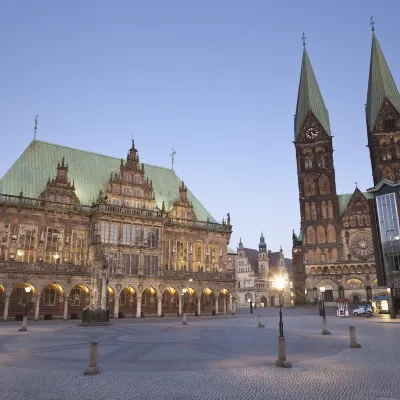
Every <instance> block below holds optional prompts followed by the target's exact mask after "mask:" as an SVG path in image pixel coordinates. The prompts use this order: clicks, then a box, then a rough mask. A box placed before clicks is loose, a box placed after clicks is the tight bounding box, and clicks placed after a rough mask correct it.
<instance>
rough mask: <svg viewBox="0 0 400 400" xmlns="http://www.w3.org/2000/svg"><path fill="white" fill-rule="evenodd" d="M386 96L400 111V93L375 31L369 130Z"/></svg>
mask: <svg viewBox="0 0 400 400" xmlns="http://www.w3.org/2000/svg"><path fill="white" fill-rule="evenodd" d="M385 98H387V99H388V100H389V101H390V102H391V103H392V105H393V107H394V108H395V109H396V110H397V111H398V112H399V113H400V94H399V91H398V90H397V87H396V84H395V82H394V79H393V76H392V74H391V72H390V69H389V66H388V65H387V63H386V60H385V56H384V55H383V52H382V49H381V46H380V45H379V42H378V39H377V38H376V36H375V32H374V33H373V35H372V48H371V61H370V67H369V80H368V94H367V106H366V113H367V123H368V131H372V130H373V129H374V126H375V123H376V120H377V118H378V115H379V111H380V109H381V107H382V104H383V102H384V100H385Z"/></svg>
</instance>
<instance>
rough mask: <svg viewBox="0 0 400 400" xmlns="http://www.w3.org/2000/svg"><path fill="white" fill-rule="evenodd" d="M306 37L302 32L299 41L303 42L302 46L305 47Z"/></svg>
mask: <svg viewBox="0 0 400 400" xmlns="http://www.w3.org/2000/svg"><path fill="white" fill-rule="evenodd" d="M306 39H307V38H306V37H305V35H304V32H303V36H302V37H301V40H302V41H303V46H305V45H306Z"/></svg>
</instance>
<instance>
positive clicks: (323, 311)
mask: <svg viewBox="0 0 400 400" xmlns="http://www.w3.org/2000/svg"><path fill="white" fill-rule="evenodd" d="M319 291H320V292H321V301H322V334H323V335H330V334H331V332H330V331H329V330H328V326H327V323H326V313H325V286H320V287H319Z"/></svg>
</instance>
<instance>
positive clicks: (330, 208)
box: [328, 200, 334, 219]
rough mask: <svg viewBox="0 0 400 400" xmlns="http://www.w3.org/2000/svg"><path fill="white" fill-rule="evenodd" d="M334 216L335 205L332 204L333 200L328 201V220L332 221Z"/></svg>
mask: <svg viewBox="0 0 400 400" xmlns="http://www.w3.org/2000/svg"><path fill="white" fill-rule="evenodd" d="M333 217H334V216H333V204H332V200H329V201H328V218H329V219H332V218H333Z"/></svg>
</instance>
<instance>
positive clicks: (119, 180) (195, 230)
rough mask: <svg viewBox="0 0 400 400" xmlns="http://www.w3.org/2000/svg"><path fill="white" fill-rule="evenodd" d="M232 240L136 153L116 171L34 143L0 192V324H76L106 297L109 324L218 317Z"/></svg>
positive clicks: (228, 280) (80, 154)
mask: <svg viewBox="0 0 400 400" xmlns="http://www.w3.org/2000/svg"><path fill="white" fill-rule="evenodd" d="M231 232H232V225H231V221H230V215H229V214H228V215H227V218H226V220H225V219H223V220H222V221H221V222H217V221H216V220H215V219H214V218H213V216H212V215H211V214H210V213H209V212H208V211H207V209H206V208H205V207H204V206H203V205H202V204H201V203H200V201H199V200H198V199H197V198H196V197H195V196H194V195H193V194H192V193H191V192H190V190H189V189H188V188H187V186H186V185H185V184H184V183H183V182H182V181H181V180H180V179H179V178H178V177H177V175H176V174H175V172H174V171H173V170H171V169H167V168H161V167H155V166H151V165H146V164H143V163H140V162H139V155H138V151H137V149H136V148H135V145H134V142H133V141H132V146H131V148H130V149H129V151H128V155H127V157H126V159H124V158H121V159H116V158H112V157H107V156H104V155H99V154H94V153H90V152H86V151H82V150H76V149H71V148H68V147H64V146H60V145H55V144H50V143H45V142H41V141H37V140H34V141H32V142H31V143H30V144H29V146H28V147H27V148H26V150H25V151H24V152H23V154H22V155H21V156H20V157H19V158H18V160H17V161H16V162H15V163H14V165H13V166H12V167H11V168H10V169H9V170H8V172H7V173H6V174H5V175H4V176H3V178H2V179H1V180H0V310H3V319H4V320H8V319H10V318H11V319H14V318H15V317H16V316H17V318H20V317H21V316H22V314H24V313H25V311H27V313H28V317H33V318H34V319H36V320H37V319H39V318H46V319H49V318H63V319H67V318H79V317H80V316H81V314H82V310H83V309H84V308H85V307H87V306H91V307H94V308H97V307H99V306H103V304H102V301H104V298H105V297H107V302H108V304H107V308H108V309H109V310H110V314H111V315H114V317H115V318H117V317H118V316H119V317H138V318H140V317H141V316H143V315H148V314H155V315H159V316H162V315H165V314H175V315H177V314H182V312H183V310H186V311H187V312H193V313H197V314H204V313H213V312H214V313H226V312H228V311H229V310H230V309H231V308H232V302H233V301H235V296H236V292H235V279H234V274H233V273H232V272H227V264H228V257H227V245H228V243H229V239H230V236H231ZM104 275H106V276H105V279H106V280H108V287H107V291H108V296H102V295H99V293H98V292H99V289H98V288H99V285H98V282H99V280H103V281H105V280H104ZM27 288H28V290H29V289H30V291H29V292H28V291H27V290H26V289H27ZM184 289H186V290H184ZM104 292H105V287H104ZM184 292H185V294H184ZM104 306H105V304H104Z"/></svg>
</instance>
